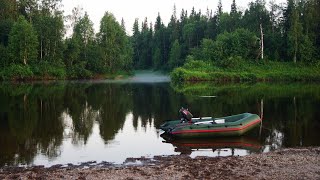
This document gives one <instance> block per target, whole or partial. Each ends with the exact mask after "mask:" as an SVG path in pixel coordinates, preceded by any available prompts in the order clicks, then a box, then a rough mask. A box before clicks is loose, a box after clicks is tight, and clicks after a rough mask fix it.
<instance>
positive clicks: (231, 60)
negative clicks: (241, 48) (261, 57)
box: [218, 56, 245, 69]
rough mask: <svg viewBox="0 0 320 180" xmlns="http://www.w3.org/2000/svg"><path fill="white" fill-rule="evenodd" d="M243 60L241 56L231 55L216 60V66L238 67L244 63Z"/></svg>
mask: <svg viewBox="0 0 320 180" xmlns="http://www.w3.org/2000/svg"><path fill="white" fill-rule="evenodd" d="M244 62H245V61H244V60H243V58H242V57H241V56H231V57H228V58H226V59H224V60H221V61H219V62H218V66H220V67H223V68H230V69H234V68H240V67H241V66H242V65H243V64H244Z"/></svg>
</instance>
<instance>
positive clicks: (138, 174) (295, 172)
mask: <svg viewBox="0 0 320 180" xmlns="http://www.w3.org/2000/svg"><path fill="white" fill-rule="evenodd" d="M137 160H138V161H141V162H142V164H143V165H131V166H127V165H122V166H115V165H111V164H108V163H102V164H100V165H93V166H90V165H88V166H87V165H86V164H83V165H81V166H72V165H71V166H68V167H61V166H53V167H50V168H44V167H39V166H38V167H30V168H17V167H10V168H9V167H6V168H2V169H1V170H0V179H320V147H314V148H294V149H282V150H277V151H274V152H269V153H264V154H252V155H248V156H241V157H238V156H237V157H196V158H194V159H192V158H190V157H188V156H169V157H155V158H154V159H145V158H139V159H128V161H137Z"/></svg>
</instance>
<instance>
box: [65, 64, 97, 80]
mask: <svg viewBox="0 0 320 180" xmlns="http://www.w3.org/2000/svg"><path fill="white" fill-rule="evenodd" d="M67 73H68V78H71V79H79V78H81V79H86V78H91V77H92V73H91V72H90V71H88V70H87V69H85V68H83V67H82V66H81V65H75V66H72V67H70V68H68V69H67Z"/></svg>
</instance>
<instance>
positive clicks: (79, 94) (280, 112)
mask: <svg viewBox="0 0 320 180" xmlns="http://www.w3.org/2000/svg"><path fill="white" fill-rule="evenodd" d="M182 106H183V107H187V108H189V110H190V111H191V112H192V113H193V115H194V116H214V117H222V116H227V115H232V114H238V113H243V112H251V113H256V114H259V115H261V116H263V121H262V125H261V126H260V127H258V128H256V129H254V130H253V131H251V132H250V133H249V134H247V135H246V136H243V137H234V138H215V139H212V138H211V139H201V140H179V141H168V140H167V139H164V138H162V137H161V133H162V131H161V130H159V126H160V125H161V124H162V123H163V122H165V121H166V120H170V119H178V118H179V117H178V110H179V109H180V108H181V107H182ZM319 107H320V85H317V84H301V83H299V84H297V83H294V84H270V83H269V84H266V83H256V84H212V83H197V84H183V85H175V84H173V83H171V82H170V78H169V77H168V76H165V75H162V74H160V73H153V72H148V71H140V72H138V73H137V74H136V75H135V76H133V77H131V78H129V79H125V80H124V79H122V80H99V81H57V82H34V83H5V82H4V83H1V85H0V166H4V165H8V166H10V165H14V166H16V165H18V166H30V165H45V166H52V165H55V164H68V163H73V164H78V163H81V162H87V161H96V162H102V161H106V162H113V163H117V164H120V163H124V162H125V161H126V159H127V158H130V157H142V156H143V157H153V156H158V155H160V156H163V155H180V154H187V155H189V156H191V157H196V156H231V155H240V156H243V155H248V154H251V153H263V152H269V151H273V150H275V149H279V148H283V147H297V146H319V145H320V141H319V138H320V131H319V128H320V118H319V117H320V111H319Z"/></svg>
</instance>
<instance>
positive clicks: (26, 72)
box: [1, 64, 33, 80]
mask: <svg viewBox="0 0 320 180" xmlns="http://www.w3.org/2000/svg"><path fill="white" fill-rule="evenodd" d="M1 76H2V79H3V80H25V79H30V78H32V77H33V72H32V71H31V68H30V67H29V66H28V65H20V64H12V65H11V66H9V67H8V68H5V69H4V70H3V71H2V73H1Z"/></svg>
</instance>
